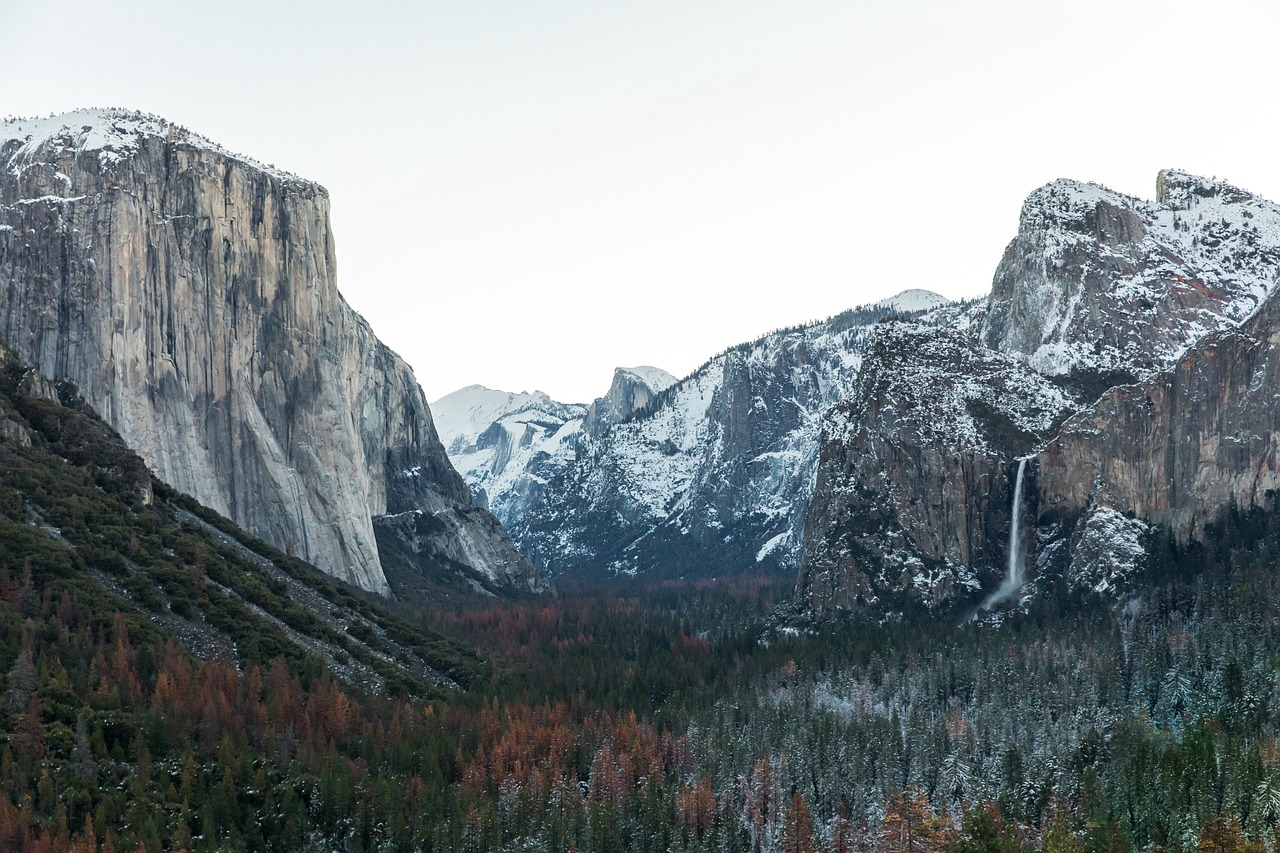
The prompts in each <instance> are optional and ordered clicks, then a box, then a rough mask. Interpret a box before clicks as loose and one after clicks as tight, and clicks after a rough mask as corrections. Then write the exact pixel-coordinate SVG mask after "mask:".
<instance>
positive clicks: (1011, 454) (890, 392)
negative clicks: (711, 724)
mask: <svg viewBox="0 0 1280 853" xmlns="http://www.w3.org/2000/svg"><path fill="white" fill-rule="evenodd" d="M1078 405H1079V404H1078V403H1077V401H1076V400H1075V399H1074V398H1073V397H1072V396H1070V395H1069V394H1068V393H1066V392H1064V391H1063V390H1062V389H1060V388H1058V387H1057V386H1056V385H1054V384H1052V383H1051V382H1049V381H1048V380H1046V379H1045V378H1044V377H1042V376H1040V375H1039V374H1037V373H1035V372H1034V371H1032V370H1031V369H1029V368H1028V367H1026V366H1025V365H1023V364H1022V363H1021V362H1019V361H1018V360H1016V359H1014V358H1012V357H1010V356H1007V355H1003V354H1001V353H997V352H994V351H991V350H988V349H985V348H983V347H980V346H978V345H977V344H975V343H974V341H973V340H972V338H970V337H968V336H966V335H964V334H963V333H960V332H957V331H955V330H954V329H945V328H937V327H934V326H931V325H923V324H919V323H905V322H899V321H889V322H884V323H881V324H880V325H879V326H878V327H877V328H876V330H875V336H874V337H873V338H872V341H871V343H870V345H869V346H868V347H867V353H866V358H865V360H864V362H863V369H862V373H861V375H860V376H859V377H858V384H857V387H856V389H855V390H854V393H853V397H852V399H851V400H850V401H848V402H846V403H843V404H841V405H839V406H836V407H835V408H834V409H832V411H830V412H829V413H828V414H827V416H826V417H825V419H824V423H823V434H822V445H821V446H822V449H821V458H820V461H819V464H818V477H817V487H816V489H815V492H814V496H813V501H812V503H811V504H810V507H809V513H808V517H807V519H806V523H805V533H804V554H803V559H802V570H801V575H800V579H799V583H798V594H799V596H800V597H801V599H802V600H803V601H805V602H806V603H807V605H808V607H809V608H810V609H811V610H813V611H814V612H817V613H822V612H826V611H829V610H832V609H844V610H849V609H857V608H862V607H867V606H877V607H879V608H881V609H885V610H890V609H898V608H900V607H901V606H903V605H905V604H907V603H909V602H915V603H918V604H924V605H925V606H927V607H930V608H934V607H937V606H938V605H940V604H942V603H944V602H947V601H949V600H951V599H953V598H954V597H956V596H958V595H965V594H968V593H974V592H976V591H977V590H978V589H979V588H981V587H982V586H986V585H989V583H990V581H991V580H992V579H993V578H994V577H995V576H997V575H999V574H1000V572H1001V569H1000V568H999V566H1000V563H1001V559H1002V554H1003V548H1004V544H1005V542H1006V541H1007V539H1008V534H1009V517H1010V504H1011V501H1012V499H1013V495H1012V478H1011V473H1010V466H1011V463H1010V460H1011V459H1013V458H1015V457H1017V456H1019V455H1021V454H1024V453H1026V452H1027V451H1029V450H1031V449H1032V447H1034V446H1035V445H1036V443H1037V442H1039V441H1042V440H1043V437H1045V436H1047V435H1052V433H1053V430H1054V429H1055V428H1056V426H1057V424H1058V423H1060V422H1061V421H1062V420H1063V419H1064V418H1065V417H1066V416H1067V415H1068V414H1070V412H1071V411H1073V410H1074V409H1075V408H1076V407H1078ZM1012 464H1014V465H1016V463H1012Z"/></svg>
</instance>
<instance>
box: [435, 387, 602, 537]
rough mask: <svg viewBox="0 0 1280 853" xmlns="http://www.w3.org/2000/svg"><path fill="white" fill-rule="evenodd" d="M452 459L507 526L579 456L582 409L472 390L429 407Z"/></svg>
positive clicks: (541, 396) (543, 398) (536, 396)
mask: <svg viewBox="0 0 1280 853" xmlns="http://www.w3.org/2000/svg"><path fill="white" fill-rule="evenodd" d="M431 412H432V415H433V416H434V417H435V422H436V429H437V430H438V431H439V433H440V440H441V442H442V443H443V444H444V446H445V451H446V452H447V453H448V454H449V460H450V461H451V462H452V463H453V465H454V467H455V468H457V469H458V473H460V474H461V475H462V479H463V480H465V481H466V483H467V486H468V487H470V489H471V493H472V495H473V496H474V497H475V500H476V503H477V504H479V505H480V506H483V507H486V508H488V509H489V510H490V511H491V512H493V514H494V515H496V516H497V517H498V520H499V521H501V522H502V523H503V524H504V525H509V524H510V523H511V521H512V519H513V518H515V517H516V516H518V515H519V513H520V512H522V511H523V509H524V508H525V507H526V506H527V505H528V504H529V503H530V501H532V500H534V499H536V497H537V496H538V495H539V494H540V491H541V489H542V487H543V486H545V485H546V483H547V482H548V481H549V480H550V479H551V478H553V477H554V476H555V475H556V474H558V473H559V472H560V471H561V470H563V469H564V467H565V466H567V465H568V464H569V463H570V462H572V461H573V460H574V458H575V457H576V456H577V452H578V447H579V444H580V442H581V439H582V422H583V419H584V418H585V417H586V415H587V407H586V406H583V405H579V404H575V403H557V402H556V401H555V400H552V399H551V397H550V396H548V395H547V394H545V393H543V392H541V391H535V392H533V393H532V394H529V393H519V394H516V393H511V392H508V391H495V390H493V389H490V388H485V387H484V386H483V385H469V386H467V387H466V388H461V389H459V390H457V391H454V392H453V393H452V394H448V395H446V396H444V397H441V398H440V399H439V400H436V401H435V402H434V403H432V404H431Z"/></svg>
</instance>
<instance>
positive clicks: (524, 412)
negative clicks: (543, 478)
mask: <svg viewBox="0 0 1280 853" xmlns="http://www.w3.org/2000/svg"><path fill="white" fill-rule="evenodd" d="M585 408H586V407H585V406H579V405H575V404H572V403H557V402H556V401H555V400H552V399H551V397H550V396H549V395H548V394H546V393H545V392H543V391H534V392H533V393H532V394H530V393H528V392H525V391H522V392H520V393H515V392H512V391H498V390H495V389H493V388H486V387H485V386H483V385H468V386H467V387H465V388H459V389H458V390H457V391H454V392H453V393H452V394H446V395H445V396H443V397H441V398H440V399H439V400H436V401H435V402H434V403H432V404H431V414H432V417H433V418H434V420H435V424H436V431H437V432H438V433H439V435H440V441H442V442H443V443H444V446H445V447H446V448H450V449H451V448H453V447H455V446H457V447H459V448H462V447H465V446H467V445H469V444H475V443H476V440H477V439H478V438H479V437H480V435H481V434H482V433H484V431H485V430H487V429H489V428H490V427H491V426H492V425H493V424H494V423H496V422H498V421H500V420H503V419H506V418H515V417H520V418H521V419H522V420H524V421H530V420H534V421H540V422H546V421H548V420H551V421H559V422H562V423H563V422H564V421H565V420H568V419H571V418H573V417H577V416H580V415H581V413H582V412H581V410H585ZM450 452H453V451H452V450H450Z"/></svg>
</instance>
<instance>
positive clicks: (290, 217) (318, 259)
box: [0, 110, 540, 593]
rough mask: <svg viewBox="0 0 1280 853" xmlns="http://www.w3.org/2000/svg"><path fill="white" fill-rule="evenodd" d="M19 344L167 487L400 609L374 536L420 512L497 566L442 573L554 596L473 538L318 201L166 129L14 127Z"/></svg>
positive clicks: (495, 548) (449, 552)
mask: <svg viewBox="0 0 1280 853" xmlns="http://www.w3.org/2000/svg"><path fill="white" fill-rule="evenodd" d="M0 338H3V339H4V340H6V341H7V342H8V343H9V344H10V345H11V346H12V347H14V349H15V350H16V351H17V352H18V354H19V355H20V356H21V357H22V358H23V359H25V360H26V361H28V362H30V363H32V364H33V365H35V366H36V368H37V369H39V370H40V371H42V372H44V373H46V374H48V375H50V376H55V377H58V378H62V379H69V380H71V381H73V382H75V383H76V384H77V385H78V386H79V387H80V389H81V390H82V392H83V393H84V395H85V397H86V399H87V400H88V402H89V403H90V404H91V405H92V406H93V407H94V408H95V409H96V410H97V411H98V412H99V413H101V415H102V416H103V418H104V419H105V420H106V421H107V422H108V423H110V424H111V425H112V426H113V427H114V428H115V429H116V430H118V431H119V432H120V434H121V435H122V436H123V437H124V439H125V440H126V441H127V442H128V443H129V444H130V446H131V447H132V448H134V449H135V450H136V451H137V452H138V453H139V455H141V456H142V457H143V459H145V460H146V462H147V464H148V465H149V466H150V467H151V468H152V469H153V470H154V471H155V472H156V474H157V475H158V476H159V477H160V478H161V479H163V480H165V481H166V482H168V483H170V484H171V485H173V486H174V487H176V488H178V489H181V490H183V491H185V492H188V493H190V494H191V495H192V496H194V497H196V498H197V499H198V500H200V501H201V502H202V503H204V504H206V505H208V506H210V507H213V508H214V509H217V510H218V511H220V512H222V513H225V514H226V515H228V516H229V517H231V518H232V519H234V520H235V521H236V522H237V523H238V524H240V525H242V526H243V527H245V528H246V529H247V530H249V531H251V532H252V533H254V534H256V535H258V536H260V537H262V538H264V539H266V540H267V541H269V542H272V543H273V544H275V545H277V546H278V547H280V548H282V549H284V550H287V551H290V552H292V553H294V554H297V555H298V556H300V557H302V558H303V559H306V560H307V561H309V562H311V563H313V564H315V565H316V566H318V567H319V568H321V569H323V570H324V571H326V572H328V573H330V574H332V575H334V576H336V577H339V578H342V579H344V580H347V581H350V582H351V583H354V584H357V585H358V586H360V587H363V588H365V589H368V590H372V591H375V592H379V593H387V592H388V591H389V587H388V583H387V579H386V576H385V574H384V572H383V568H382V565H381V562H380V558H379V552H378V547H377V542H376V539H375V536H374V528H373V520H374V518H375V517H378V516H384V515H394V514H398V513H405V512H419V511H420V512H424V513H428V514H431V515H433V516H439V517H441V519H442V521H444V522H447V523H449V524H455V522H456V524H455V526H458V527H459V529H466V530H467V531H468V533H469V538H472V539H478V540H481V541H483V542H485V543H486V545H487V547H484V548H480V547H477V546H476V544H475V543H474V542H470V543H464V539H467V538H468V537H453V538H452V539H448V538H444V539H442V540H441V544H440V546H439V547H440V548H441V549H442V550H443V551H444V552H446V553H445V554H443V555H441V556H447V557H449V558H451V559H453V558H456V559H457V560H459V561H461V562H464V563H466V564H468V565H471V566H472V567H473V568H475V569H476V570H478V571H480V572H482V573H483V574H485V575H486V576H491V577H494V578H498V579H501V580H503V582H508V581H509V582H511V583H515V584H517V585H521V586H528V585H529V584H530V579H532V578H534V575H533V573H532V568H531V566H530V565H529V564H528V562H527V561H525V560H524V559H523V558H522V557H520V555H519V554H518V553H517V552H516V551H515V550H514V548H513V547H512V546H511V544H510V542H509V541H508V540H507V539H506V537H505V535H504V534H502V532H501V529H500V528H498V527H497V525H496V524H495V525H491V526H490V525H484V526H483V529H479V528H477V529H475V530H473V529H472V528H473V527H474V525H468V524H467V523H466V521H465V518H466V517H467V516H468V514H469V513H470V511H471V509H472V503H471V499H470V496H469V494H468V492H467V489H466V487H465V486H464V485H463V482H462V480H461V478H460V477H459V476H458V474H457V473H456V472H455V471H454V470H453V468H452V466H450V464H449V461H448V459H447V457H446V456H445V453H444V449H443V448H442V447H441V445H440V442H439V440H438V439H437V437H436V432H435V428H434V426H433V424H432V419H431V412H430V410H429V409H428V407H427V404H426V401H425V399H424V397H423V395H422V392H421V390H420V389H419V387H418V384H417V381H416V380H415V378H414V376H413V373H412V371H411V370H410V369H409V367H408V366H407V365H406V364H405V363H404V362H403V361H402V360H401V359H400V358H399V357H398V356H397V355H396V354H395V353H394V352H392V351H391V350H390V349H388V348H387V347H386V346H384V345H383V344H382V343H381V342H380V341H379V340H378V339H377V337H375V336H374V334H373V332H372V331H371V330H370V328H369V326H368V324H367V323H366V322H365V321H364V319H363V318H362V317H360V315H358V314H357V313H356V312H355V311H353V310H352V309H351V308H350V307H349V306H348V305H347V304H346V302H345V301H344V300H343V298H342V296H341V295H340V294H339V293H338V289H337V277H336V269H335V256H334V240H333V234H332V231H331V229H330V225H329V199H328V195H327V193H326V192H325V190H324V189H323V188H321V187H320V186H318V185H316V184H314V183H311V182H309V181H305V180H302V179H299V178H297V177H295V176H292V175H289V174H287V173H284V172H281V171H279V170H276V169H274V168H271V167H268V166H264V165H262V164H260V163H256V162H253V161H251V160H248V159H246V158H243V157H239V156H237V155H234V154H232V153H230V152H227V151H226V150H224V149H222V148H220V147H219V146H217V145H215V144H214V143H212V142H210V141H209V140H207V139H204V138H202V137H199V136H196V135H195V134H192V133H189V132H187V131H186V130H185V129H182V128H179V127H176V126H174V125H171V124H169V123H167V122H165V121H163V120H161V119H158V118H156V117H153V116H146V115H141V114H137V113H125V112H121V111H103V110H89V111H82V112H77V113H68V114H65V115H61V116H56V117H53V118H50V119H42V120H35V121H26V120H15V121H10V122H7V123H5V124H4V125H2V126H0ZM539 583H540V582H539V581H537V580H533V581H532V585H533V586H538V585H539Z"/></svg>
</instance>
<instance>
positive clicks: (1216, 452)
mask: <svg viewBox="0 0 1280 853" xmlns="http://www.w3.org/2000/svg"><path fill="white" fill-rule="evenodd" d="M1278 347H1280V299H1277V298H1276V297H1275V296H1273V297H1272V298H1271V299H1270V300H1269V301H1268V302H1267V303H1266V305H1264V306H1263V308H1262V309H1261V310H1260V311H1259V312H1258V313H1257V314H1256V315H1255V316H1254V317H1253V318H1251V319H1250V321H1249V322H1247V323H1245V324H1244V326H1242V327H1241V328H1240V329H1239V330H1229V331H1226V332H1220V333H1217V334H1214V335H1211V336H1210V337H1208V338H1206V339H1204V340H1203V341H1201V342H1200V343H1199V344H1197V345H1196V346H1195V347H1193V348H1192V349H1190V350H1188V351H1187V352H1186V353H1185V354H1184V355H1183V356H1182V358H1181V359H1179V361H1178V363H1177V364H1176V365H1174V367H1173V368H1172V369H1170V370H1168V371H1165V372H1162V373H1160V374H1157V375H1155V376H1153V377H1151V378H1150V379H1148V380H1146V381H1144V382H1142V383H1139V384H1136V385H1126V386H1120V387H1117V388H1113V389H1112V390H1111V391H1109V392H1108V393H1107V394H1106V395H1105V396H1103V397H1102V399H1100V400H1099V401H1098V402H1097V403H1096V404H1095V405H1094V406H1093V407H1092V408H1090V409H1089V410H1087V411H1085V412H1081V413H1080V414H1078V415H1076V416H1075V417H1073V418H1071V420H1069V421H1068V422H1067V423H1066V424H1065V425H1064V426H1063V428H1062V431H1061V433H1060V435H1059V436H1058V437H1057V438H1056V439H1055V440H1054V441H1052V442H1050V443H1049V445H1048V446H1047V447H1046V448H1045V449H1044V450H1043V451H1042V452H1041V453H1040V454H1039V455H1038V456H1037V458H1036V465H1037V468H1038V476H1037V478H1036V484H1037V485H1036V488H1037V491H1038V494H1039V506H1040V514H1041V523H1044V524H1049V523H1052V522H1053V521H1055V520H1056V519H1057V518H1059V517H1065V516H1070V515H1072V514H1074V513H1080V512H1082V511H1084V510H1085V509H1086V508H1088V507H1093V506H1102V507H1107V508H1110V509H1113V510H1116V511H1118V512H1121V513H1124V514H1126V515H1132V516H1134V517H1136V518H1138V519H1142V520H1143V521H1146V522H1149V523H1151V524H1155V525H1158V526H1160V527H1162V528H1163V529H1165V530H1168V531H1169V532H1171V533H1172V534H1173V535H1175V536H1176V537H1177V538H1178V539H1179V540H1180V541H1182V542H1187V541H1189V540H1193V539H1197V538H1199V537H1200V536H1202V535H1203V533H1204V529H1205V525H1206V524H1209V523H1211V522H1213V521H1214V520H1215V519H1216V517H1217V516H1218V515H1219V514H1220V513H1221V512H1222V511H1223V510H1224V509H1226V508H1228V507H1231V506H1236V507H1239V508H1241V509H1244V508H1247V507H1250V506H1255V505H1262V504H1264V499H1265V497H1266V494H1267V492H1268V491H1270V490H1275V489H1280V396H1277V393H1276V389H1277V388H1280V348H1278Z"/></svg>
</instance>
